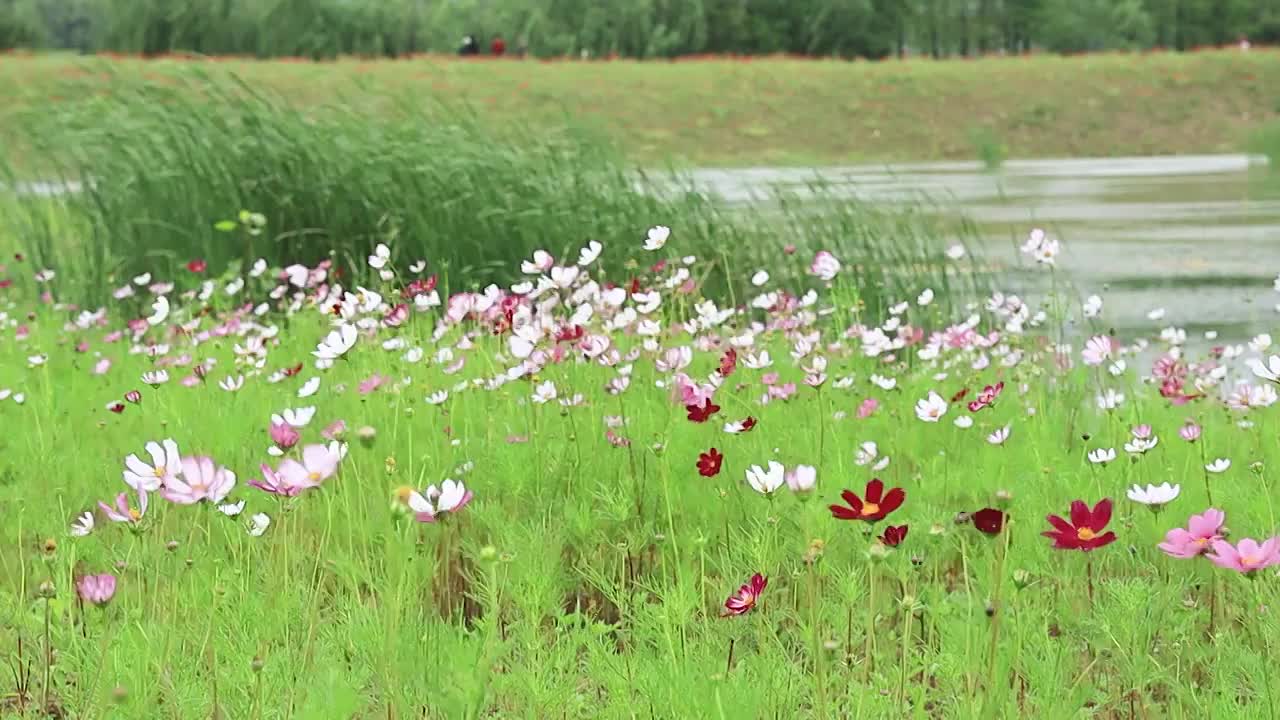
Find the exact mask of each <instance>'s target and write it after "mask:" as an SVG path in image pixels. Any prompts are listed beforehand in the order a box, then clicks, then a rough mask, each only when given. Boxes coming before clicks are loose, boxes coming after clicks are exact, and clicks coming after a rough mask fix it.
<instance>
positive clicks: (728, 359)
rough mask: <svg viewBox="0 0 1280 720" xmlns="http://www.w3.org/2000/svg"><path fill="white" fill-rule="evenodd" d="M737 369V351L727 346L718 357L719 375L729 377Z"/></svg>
mask: <svg viewBox="0 0 1280 720" xmlns="http://www.w3.org/2000/svg"><path fill="white" fill-rule="evenodd" d="M737 369H738V351H737V350H734V349H733V348H729V349H728V350H727V351H726V352H725V354H724V356H723V357H721V358H720V377H725V378H727V377H729V376H730V375H732V374H733V371H734V370H737Z"/></svg>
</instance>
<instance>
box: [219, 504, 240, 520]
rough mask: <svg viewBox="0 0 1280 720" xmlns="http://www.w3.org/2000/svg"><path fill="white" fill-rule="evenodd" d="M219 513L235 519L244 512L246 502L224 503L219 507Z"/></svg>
mask: <svg viewBox="0 0 1280 720" xmlns="http://www.w3.org/2000/svg"><path fill="white" fill-rule="evenodd" d="M218 512H220V513H222V514H223V515H226V516H227V517H235V516H237V515H239V514H240V513H242V512H244V500H241V501H240V502H233V503H224V504H222V505H219V506H218Z"/></svg>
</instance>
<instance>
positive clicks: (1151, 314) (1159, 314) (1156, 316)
mask: <svg viewBox="0 0 1280 720" xmlns="http://www.w3.org/2000/svg"><path fill="white" fill-rule="evenodd" d="M1147 319H1148V320H1163V319H1164V308H1155V309H1154V310H1150V311H1148V312H1147Z"/></svg>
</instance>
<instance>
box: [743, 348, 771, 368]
mask: <svg viewBox="0 0 1280 720" xmlns="http://www.w3.org/2000/svg"><path fill="white" fill-rule="evenodd" d="M742 366H743V367H746V368H751V369H752V370H763V369H764V368H767V367H772V366H773V358H771V357H769V351H768V350H761V351H760V352H759V353H747V354H746V355H744V356H743V357H742Z"/></svg>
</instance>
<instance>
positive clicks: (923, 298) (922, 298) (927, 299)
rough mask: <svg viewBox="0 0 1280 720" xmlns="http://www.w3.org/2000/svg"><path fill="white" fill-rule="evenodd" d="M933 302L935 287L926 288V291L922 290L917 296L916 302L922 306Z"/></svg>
mask: <svg viewBox="0 0 1280 720" xmlns="http://www.w3.org/2000/svg"><path fill="white" fill-rule="evenodd" d="M931 302H933V288H925V289H924V292H921V293H920V295H919V296H918V297H917V298H916V304H917V305H919V306H920V307H924V306H925V305H928V304H929V303H931Z"/></svg>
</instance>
